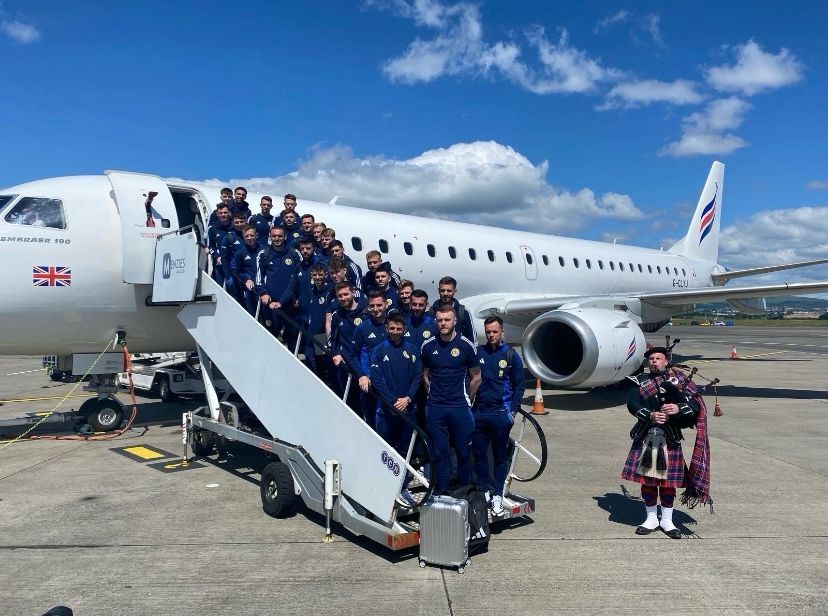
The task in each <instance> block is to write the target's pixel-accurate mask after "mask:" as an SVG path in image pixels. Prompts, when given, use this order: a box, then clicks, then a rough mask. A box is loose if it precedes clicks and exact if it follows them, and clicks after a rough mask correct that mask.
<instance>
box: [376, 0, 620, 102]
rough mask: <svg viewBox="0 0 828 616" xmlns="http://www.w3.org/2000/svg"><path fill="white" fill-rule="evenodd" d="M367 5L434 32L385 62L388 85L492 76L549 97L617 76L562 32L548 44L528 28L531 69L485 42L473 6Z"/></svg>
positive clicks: (507, 46) (498, 44) (511, 52)
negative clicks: (533, 55) (532, 57)
mask: <svg viewBox="0 0 828 616" xmlns="http://www.w3.org/2000/svg"><path fill="white" fill-rule="evenodd" d="M369 6H377V7H379V8H384V9H390V10H393V11H395V12H396V13H398V14H399V15H401V16H403V17H406V18H409V19H412V20H414V22H415V23H416V24H417V25H419V26H421V27H428V28H431V29H433V30H436V31H437V32H436V34H435V36H434V37H433V38H431V39H427V40H426V39H421V38H417V39H415V40H414V41H413V42H411V43H410V44H409V45H408V47H407V49H406V50H405V52H403V53H402V54H401V55H400V56H397V57H396V58H392V59H391V60H388V61H387V62H385V64H384V65H383V73H384V74H385V76H386V77H387V78H388V79H390V80H391V81H392V82H396V83H404V84H409V85H410V84H416V83H428V82H430V81H433V80H435V79H437V78H439V77H443V76H461V75H470V76H473V77H478V76H491V75H492V74H493V73H497V74H499V75H501V76H502V77H505V78H506V79H508V80H510V81H512V82H513V83H515V84H517V85H518V86H520V87H522V88H524V89H525V90H528V91H530V92H533V93H535V94H551V93H573V92H590V91H592V90H594V89H595V87H596V85H597V84H599V83H601V82H606V81H612V80H616V79H618V78H619V77H620V75H621V73H620V71H618V70H616V69H613V68H608V67H604V66H602V64H601V62H600V60H599V59H596V58H592V57H590V56H589V54H587V52H585V51H583V50H580V49H577V48H575V47H573V46H572V45H570V44H569V35H568V32H567V31H566V30H562V31H561V34H560V36H559V37H558V40H557V41H550V40H549V39H548V38H547V37H546V35H545V32H544V30H543V29H542V28H532V29H530V30H529V31H528V32H527V34H526V39H527V42H528V43H529V46H530V47H531V48H532V49H533V50H534V52H536V54H537V62H534V63H533V65H530V64H529V63H528V62H526V61H524V60H522V59H521V53H522V50H521V48H520V46H519V45H518V44H517V43H515V42H512V41H495V42H493V43H489V42H487V41H485V40H484V37H483V25H482V22H481V18H480V10H479V8H478V7H477V6H476V5H473V4H467V3H463V2H461V3H458V4H454V5H443V4H440V3H439V2H436V1H434V0H415V1H414V2H413V3H408V2H404V1H403V0H395V1H393V2H386V3H379V2H373V3H371V4H370V5H369Z"/></svg>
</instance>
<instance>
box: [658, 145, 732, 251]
mask: <svg viewBox="0 0 828 616" xmlns="http://www.w3.org/2000/svg"><path fill="white" fill-rule="evenodd" d="M723 193H724V164H722V163H720V162H719V161H716V162H714V163H713V165H711V167H710V173H709V174H708V175H707V182H705V183H704V189H702V193H701V196H700V197H699V204H698V205H697V206H696V212H695V213H694V214H693V220H692V221H691V222H690V228H689V229H688V230H687V235H685V236H684V238H683V239H681V240H679V241H678V242H676V244H675V245H674V246H672V247H671V248H670V250H669V252H674V253H678V254H680V255H683V256H685V257H688V258H691V259H701V260H704V261H709V262H711V263H716V260H717V259H718V258H719V225H720V224H721V221H722V195H723Z"/></svg>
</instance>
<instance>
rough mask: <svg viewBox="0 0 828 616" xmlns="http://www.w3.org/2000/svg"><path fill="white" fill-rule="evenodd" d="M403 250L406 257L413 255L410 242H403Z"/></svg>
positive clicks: (412, 247)
mask: <svg viewBox="0 0 828 616" xmlns="http://www.w3.org/2000/svg"><path fill="white" fill-rule="evenodd" d="M403 250H404V251H405V254H407V255H413V254H414V246H412V245H411V242H403Z"/></svg>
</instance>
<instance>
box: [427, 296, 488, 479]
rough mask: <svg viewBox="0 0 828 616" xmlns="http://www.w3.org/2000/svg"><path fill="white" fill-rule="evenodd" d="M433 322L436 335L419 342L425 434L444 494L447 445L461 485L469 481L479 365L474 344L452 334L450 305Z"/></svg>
mask: <svg viewBox="0 0 828 616" xmlns="http://www.w3.org/2000/svg"><path fill="white" fill-rule="evenodd" d="M435 320H436V321H437V332H438V333H437V335H436V336H434V337H433V338H429V339H428V340H426V341H425V342H424V343H423V346H422V348H421V349H420V358H421V360H422V362H423V381H424V382H425V385H426V388H427V389H428V399H427V401H426V431H427V432H428V435H429V437H430V438H431V442H432V444H433V445H434V460H433V464H434V468H433V477H434V489H435V491H436V493H438V494H444V493H445V492H446V491H447V490H448V488H449V481H450V469H449V444H451V446H452V447H453V448H454V452H455V454H457V475H458V477H457V478H458V480H459V482H460V484H461V485H466V484H468V483H469V482H470V481H471V459H470V454H471V436H472V432H474V418H473V417H472V412H471V401H472V399H473V398H474V396H475V394H476V393H477V388H478V387H479V386H480V363H479V360H478V357H477V347H476V346H475V344H474V343H473V342H472V341H471V340H469V339H468V338H466V337H465V336H462V335H461V334H460V333H458V332H457V331H456V330H455V327H456V326H457V316H456V315H455V313H454V310H453V309H452V307H451V306H439V307H438V308H437V312H436V316H435Z"/></svg>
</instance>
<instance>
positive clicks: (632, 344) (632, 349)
mask: <svg viewBox="0 0 828 616" xmlns="http://www.w3.org/2000/svg"><path fill="white" fill-rule="evenodd" d="M637 348H638V346H637V345H636V344H635V336H633V339H632V340H630V346H629V347H627V359H625V360H624V361H625V362H627V361H629V360H630V357H632V356H633V355H635V350H636V349H637Z"/></svg>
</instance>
